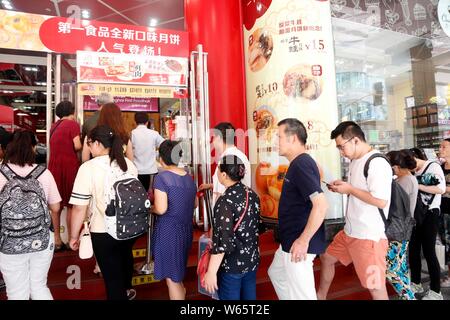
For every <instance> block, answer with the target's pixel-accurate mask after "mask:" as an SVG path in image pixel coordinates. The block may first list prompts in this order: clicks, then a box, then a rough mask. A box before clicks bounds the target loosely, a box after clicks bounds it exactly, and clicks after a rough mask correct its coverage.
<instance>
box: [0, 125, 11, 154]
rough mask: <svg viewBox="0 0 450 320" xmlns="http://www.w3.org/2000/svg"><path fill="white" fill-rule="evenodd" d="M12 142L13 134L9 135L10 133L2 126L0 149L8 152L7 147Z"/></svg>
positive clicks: (0, 128) (0, 130) (0, 127)
mask: <svg viewBox="0 0 450 320" xmlns="http://www.w3.org/2000/svg"><path fill="white" fill-rule="evenodd" d="M10 141H11V133H9V132H8V131H6V129H5V128H3V127H2V126H0V148H2V150H6V146H7V145H8V143H9V142H10Z"/></svg>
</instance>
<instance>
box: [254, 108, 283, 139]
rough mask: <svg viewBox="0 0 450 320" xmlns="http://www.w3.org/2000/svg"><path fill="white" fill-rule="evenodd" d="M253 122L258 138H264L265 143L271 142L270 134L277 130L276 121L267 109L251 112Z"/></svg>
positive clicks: (271, 112)
mask: <svg viewBox="0 0 450 320" xmlns="http://www.w3.org/2000/svg"><path fill="white" fill-rule="evenodd" d="M253 121H254V122H255V130H256V135H257V137H258V138H264V139H265V140H266V141H267V142H269V141H271V140H272V134H273V132H275V130H276V129H277V119H276V117H275V115H274V114H273V111H272V110H269V108H268V107H265V106H263V107H260V108H258V109H257V110H255V111H254V112H253Z"/></svg>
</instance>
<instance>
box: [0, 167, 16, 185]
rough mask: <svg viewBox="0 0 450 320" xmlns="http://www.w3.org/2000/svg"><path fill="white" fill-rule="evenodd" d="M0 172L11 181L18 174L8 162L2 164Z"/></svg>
mask: <svg viewBox="0 0 450 320" xmlns="http://www.w3.org/2000/svg"><path fill="white" fill-rule="evenodd" d="M0 173H1V174H2V175H4V176H5V178H6V179H7V180H8V181H9V180H12V179H14V177H16V176H17V174H16V173H15V172H14V171H13V169H11V168H10V167H9V166H8V164H2V165H1V166H0Z"/></svg>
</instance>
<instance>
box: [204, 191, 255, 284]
mask: <svg viewBox="0 0 450 320" xmlns="http://www.w3.org/2000/svg"><path fill="white" fill-rule="evenodd" d="M247 208H248V190H247V195H246V203H245V209H244V211H243V212H242V214H241V216H240V217H239V220H238V222H236V224H235V225H234V228H233V232H236V230H237V228H238V227H239V225H240V224H241V221H242V219H243V218H244V215H245V213H246V212H247ZM207 241H208V244H207V245H206V248H205V249H204V250H203V252H202V253H201V255H200V258H199V260H198V264H197V275H198V277H199V280H200V286H201V287H202V288H203V287H204V283H205V274H206V272H208V266H209V260H210V259H211V249H212V241H211V239H207ZM199 244H200V241H199Z"/></svg>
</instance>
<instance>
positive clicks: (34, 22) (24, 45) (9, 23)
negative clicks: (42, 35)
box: [0, 11, 45, 51]
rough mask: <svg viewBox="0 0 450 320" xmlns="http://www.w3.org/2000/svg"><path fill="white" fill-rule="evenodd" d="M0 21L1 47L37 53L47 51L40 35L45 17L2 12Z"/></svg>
mask: <svg viewBox="0 0 450 320" xmlns="http://www.w3.org/2000/svg"><path fill="white" fill-rule="evenodd" d="M0 20H1V24H0V47H2V48H10V49H25V50H36V51H41V50H44V49H45V47H44V45H43V43H42V42H41V40H40V39H39V35H38V33H39V28H40V26H41V24H42V23H43V22H44V20H45V19H44V17H43V16H39V15H32V14H25V13H18V12H14V11H8V12H6V11H1V12H0Z"/></svg>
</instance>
